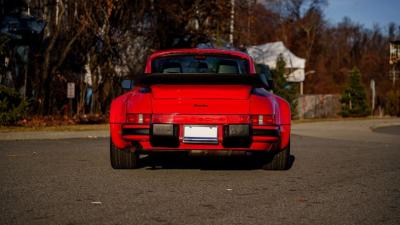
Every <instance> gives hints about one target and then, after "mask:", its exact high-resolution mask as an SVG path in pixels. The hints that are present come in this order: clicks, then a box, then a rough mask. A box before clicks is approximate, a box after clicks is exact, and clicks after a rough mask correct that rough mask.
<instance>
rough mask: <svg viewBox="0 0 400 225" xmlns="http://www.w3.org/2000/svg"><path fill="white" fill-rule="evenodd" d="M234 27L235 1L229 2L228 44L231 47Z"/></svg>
mask: <svg viewBox="0 0 400 225" xmlns="http://www.w3.org/2000/svg"><path fill="white" fill-rule="evenodd" d="M234 26H235V0H231V21H230V33H229V43H231V45H233V32H234Z"/></svg>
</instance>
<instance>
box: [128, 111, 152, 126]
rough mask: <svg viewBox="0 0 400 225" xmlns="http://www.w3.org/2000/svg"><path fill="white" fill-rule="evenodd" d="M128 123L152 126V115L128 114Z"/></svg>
mask: <svg viewBox="0 0 400 225" xmlns="http://www.w3.org/2000/svg"><path fill="white" fill-rule="evenodd" d="M126 122H127V123H135V124H150V122H151V114H142V113H139V114H128V115H126Z"/></svg>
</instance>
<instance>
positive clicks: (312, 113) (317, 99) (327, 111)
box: [297, 94, 340, 119]
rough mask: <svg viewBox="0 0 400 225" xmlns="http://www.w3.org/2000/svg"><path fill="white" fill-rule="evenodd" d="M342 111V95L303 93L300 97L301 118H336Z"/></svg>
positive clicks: (298, 106)
mask: <svg viewBox="0 0 400 225" xmlns="http://www.w3.org/2000/svg"><path fill="white" fill-rule="evenodd" d="M339 112H340V95H338V94H327V95H302V96H300V97H299V98H298V104H297V117H298V118H299V119H315V118H334V117H338V113H339Z"/></svg>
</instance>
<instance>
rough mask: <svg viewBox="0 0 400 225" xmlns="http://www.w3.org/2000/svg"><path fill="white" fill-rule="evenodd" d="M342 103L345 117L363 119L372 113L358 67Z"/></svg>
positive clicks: (345, 91) (343, 94)
mask: <svg viewBox="0 0 400 225" xmlns="http://www.w3.org/2000/svg"><path fill="white" fill-rule="evenodd" d="M340 102H341V103H342V111H341V113H340V114H341V115H342V116H343V117H348V116H353V117H363V116H367V115H369V113H370V110H369V107H368V104H367V95H366V91H365V87H364V86H363V84H362V82H361V73H360V70H359V69H358V68H356V67H354V68H353V70H352V71H351V73H350V76H349V78H348V81H347V84H346V87H345V89H344V91H343V93H342V97H341V99H340Z"/></svg>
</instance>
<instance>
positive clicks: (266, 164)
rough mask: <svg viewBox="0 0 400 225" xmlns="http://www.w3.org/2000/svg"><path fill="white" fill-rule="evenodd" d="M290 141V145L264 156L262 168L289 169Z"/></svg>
mask: <svg viewBox="0 0 400 225" xmlns="http://www.w3.org/2000/svg"><path fill="white" fill-rule="evenodd" d="M289 159H290V141H289V144H288V146H287V147H286V148H285V149H282V150H281V151H279V152H277V153H274V154H267V155H266V157H264V160H263V164H262V168H263V169H264V170H287V169H289Z"/></svg>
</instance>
